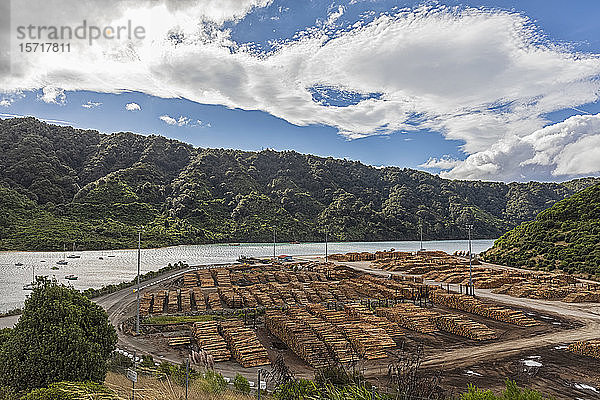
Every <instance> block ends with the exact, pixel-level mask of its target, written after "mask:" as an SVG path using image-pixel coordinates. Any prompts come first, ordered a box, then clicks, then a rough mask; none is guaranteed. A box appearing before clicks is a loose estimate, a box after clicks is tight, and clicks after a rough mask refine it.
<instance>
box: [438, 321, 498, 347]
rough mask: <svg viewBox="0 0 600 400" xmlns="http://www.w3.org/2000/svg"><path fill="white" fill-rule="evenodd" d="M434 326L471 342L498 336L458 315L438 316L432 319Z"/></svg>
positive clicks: (477, 323) (484, 326)
mask: <svg viewBox="0 0 600 400" xmlns="http://www.w3.org/2000/svg"><path fill="white" fill-rule="evenodd" d="M434 321H435V324H436V326H437V327H438V328H439V329H440V330H442V331H445V332H448V333H452V334H454V335H457V336H463V337H466V338H469V339H473V340H479V341H483V340H491V339H496V338H497V337H498V336H497V335H496V332H494V331H493V330H491V329H490V328H488V327H487V326H486V325H484V324H481V323H479V322H476V321H472V320H470V319H467V318H463V317H460V316H458V315H439V316H437V317H436V318H434Z"/></svg>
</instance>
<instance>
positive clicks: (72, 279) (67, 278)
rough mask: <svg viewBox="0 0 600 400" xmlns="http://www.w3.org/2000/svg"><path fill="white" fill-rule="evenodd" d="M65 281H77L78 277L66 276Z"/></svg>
mask: <svg viewBox="0 0 600 400" xmlns="http://www.w3.org/2000/svg"><path fill="white" fill-rule="evenodd" d="M65 279H66V280H69V281H76V280H77V275H74V274H70V275H65Z"/></svg>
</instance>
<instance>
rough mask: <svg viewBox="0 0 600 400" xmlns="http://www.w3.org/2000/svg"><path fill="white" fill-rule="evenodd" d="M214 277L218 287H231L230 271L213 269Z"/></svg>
mask: <svg viewBox="0 0 600 400" xmlns="http://www.w3.org/2000/svg"><path fill="white" fill-rule="evenodd" d="M212 275H213V278H214V280H215V281H216V282H217V286H231V277H230V276H229V270H228V269H225V268H218V269H213V270H212Z"/></svg>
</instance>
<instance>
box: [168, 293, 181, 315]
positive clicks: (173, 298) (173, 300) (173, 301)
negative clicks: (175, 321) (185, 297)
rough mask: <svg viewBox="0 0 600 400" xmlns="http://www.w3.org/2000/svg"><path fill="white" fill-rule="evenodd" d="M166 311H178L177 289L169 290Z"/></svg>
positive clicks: (170, 312) (173, 312)
mask: <svg viewBox="0 0 600 400" xmlns="http://www.w3.org/2000/svg"><path fill="white" fill-rule="evenodd" d="M167 311H168V312H169V314H175V313H176V312H177V311H179V299H178V296H177V290H169V302H168V304H167Z"/></svg>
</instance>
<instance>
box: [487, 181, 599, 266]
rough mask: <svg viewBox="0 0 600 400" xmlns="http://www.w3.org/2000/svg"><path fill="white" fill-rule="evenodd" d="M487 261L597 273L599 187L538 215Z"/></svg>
mask: <svg viewBox="0 0 600 400" xmlns="http://www.w3.org/2000/svg"><path fill="white" fill-rule="evenodd" d="M483 256H484V258H485V260H486V261H490V262H495V263H499V264H503V265H510V266H515V267H526V268H535V269H544V270H553V269H555V268H560V269H562V270H564V271H566V272H568V273H585V274H594V275H596V274H598V272H599V271H598V268H599V267H600V184H596V185H594V186H592V187H589V188H587V189H585V190H582V191H581V192H579V193H576V194H574V195H573V196H571V197H569V198H568V199H565V200H562V201H559V202H558V203H556V204H555V205H554V206H552V207H551V208H549V209H548V210H545V211H543V212H541V213H540V214H538V216H537V218H536V219H535V220H534V221H530V222H525V223H523V224H521V225H519V226H518V227H516V228H515V229H513V230H512V231H510V232H508V233H507V234H505V235H504V236H502V237H501V238H500V239H498V240H497V241H496V242H495V243H494V247H492V248H491V249H490V250H488V251H487V252H486V253H485V254H484V255H483Z"/></svg>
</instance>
